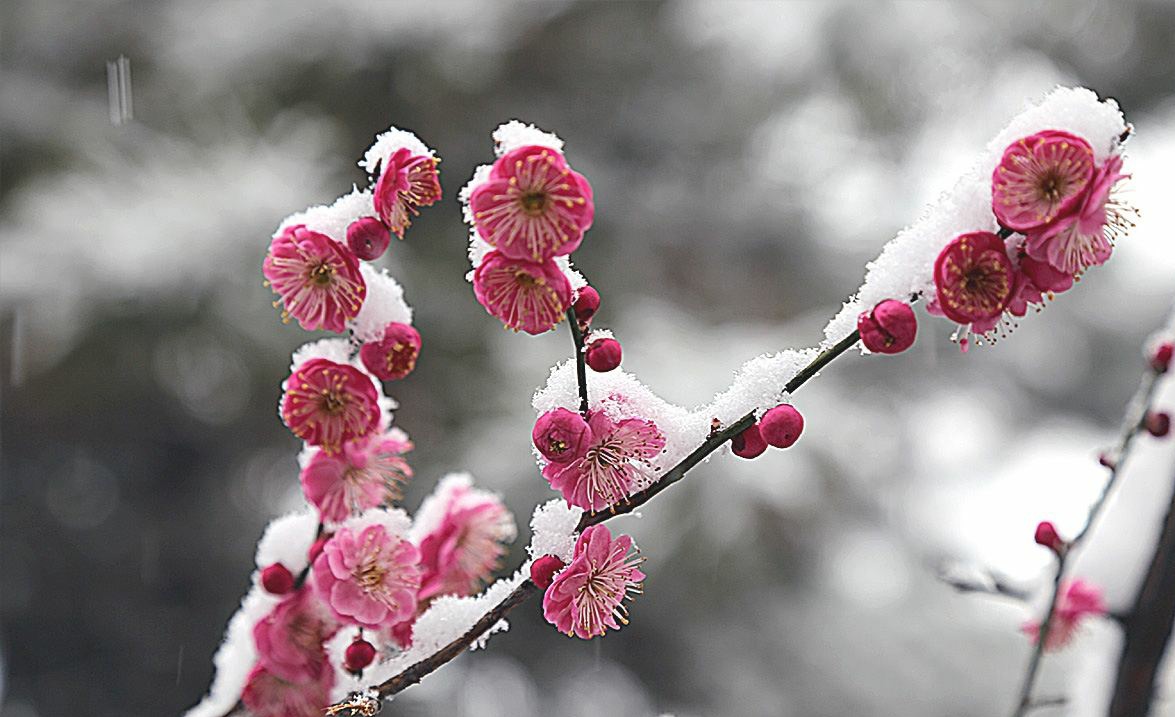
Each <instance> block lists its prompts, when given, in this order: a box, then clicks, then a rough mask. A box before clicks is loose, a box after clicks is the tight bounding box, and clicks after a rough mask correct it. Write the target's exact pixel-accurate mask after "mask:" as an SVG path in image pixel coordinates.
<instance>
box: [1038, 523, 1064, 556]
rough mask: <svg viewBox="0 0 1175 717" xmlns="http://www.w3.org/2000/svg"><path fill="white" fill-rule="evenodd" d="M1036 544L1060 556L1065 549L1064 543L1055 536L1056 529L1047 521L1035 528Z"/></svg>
mask: <svg viewBox="0 0 1175 717" xmlns="http://www.w3.org/2000/svg"><path fill="white" fill-rule="evenodd" d="M1035 538H1036V544H1037V545H1043V546H1044V547H1046V548H1048V549H1049V550H1051V551H1053V552H1054V553H1057V554H1060V552H1061V550H1062V548H1064V547H1065V541H1064V540H1061V536H1060V535H1058V534H1057V527H1056V526H1055V525H1053V524H1052V523H1050V522H1049V521H1047V520H1042V521H1041V522H1040V524H1039V525H1037V526H1036V536H1035Z"/></svg>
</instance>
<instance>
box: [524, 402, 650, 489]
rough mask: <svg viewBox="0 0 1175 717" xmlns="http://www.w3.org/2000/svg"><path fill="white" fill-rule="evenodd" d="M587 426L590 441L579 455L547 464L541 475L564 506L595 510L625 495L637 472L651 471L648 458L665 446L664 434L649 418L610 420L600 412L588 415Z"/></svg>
mask: <svg viewBox="0 0 1175 717" xmlns="http://www.w3.org/2000/svg"><path fill="white" fill-rule="evenodd" d="M588 427H589V428H590V429H591V442H590V443H588V445H587V448H586V450H585V451H584V453H583V456H581V457H580V458H576V459H575V460H573V461H571V462H569V463H549V464H548V465H547V466H546V467H545V468H543V477H544V478H546V479H547V482H548V483H550V484H551V487H552V488H554V489H555V490H557V491H560V492H561V493H562V494H563V498H564V499H565V500H566V501H567V503H568V505H574V506H578V507H580V508H583V509H584V510H591V511H596V510H600V509H602V508H606V507H608V506H610V505H613V504H615V503H618V502H620V501H621V500H624V499H625V498H626V497H628V494H629V491H630V489H631V487H632V483H633V480H634V479H635V478H636V476H637V474H638V473H641V472H648V471H650V470H651V468H650V463H649V461H650V460H651V459H652V458H653V457H655V456H656V455H657V454H658V453H660V452H661V449H663V448H664V447H665V437H664V436H663V435H662V434H661V431H660V430H658V428H657V426H656V424H654V423H653V422H652V421H645V420H642V419H639V418H626V419H623V420H621V421H613V420H612V419H610V418H608V416H607V415H606V414H605V413H604V412H603V411H595V412H593V413H592V414H591V415H590V416H589V417H588Z"/></svg>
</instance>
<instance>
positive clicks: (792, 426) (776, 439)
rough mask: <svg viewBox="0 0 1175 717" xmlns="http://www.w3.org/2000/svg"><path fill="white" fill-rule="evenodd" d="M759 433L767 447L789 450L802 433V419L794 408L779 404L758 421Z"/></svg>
mask: <svg viewBox="0 0 1175 717" xmlns="http://www.w3.org/2000/svg"><path fill="white" fill-rule="evenodd" d="M759 432H760V433H761V434H763V440H764V441H766V442H767V444H768V445H772V446H775V447H776V448H790V447H791V446H792V444H794V443H795V442H796V441H798V440H799V439H800V434H801V433H803V432H804V417H803V416H801V415H800V412H799V411H797V410H796V408H795V406H789V405H788V404H786V403H781V404H780V405H778V406H776V407H775V408H772V409H771V410H770V411H768V412H767V413H764V414H763V418H761V419H759Z"/></svg>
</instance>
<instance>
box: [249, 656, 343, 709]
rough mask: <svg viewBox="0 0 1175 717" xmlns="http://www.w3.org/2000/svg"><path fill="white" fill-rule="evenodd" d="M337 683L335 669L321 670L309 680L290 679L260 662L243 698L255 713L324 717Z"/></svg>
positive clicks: (250, 675)
mask: <svg viewBox="0 0 1175 717" xmlns="http://www.w3.org/2000/svg"><path fill="white" fill-rule="evenodd" d="M334 683H335V671H334V670H321V671H320V674H318V675H317V676H316V677H315V679H313V680H309V681H307V682H290V681H289V680H284V679H282V678H281V677H278V676H277V675H275V674H273V673H272V672H270V671H269V670H267V669H265V667H263V666H262V665H261V664H258V665H257V666H255V667H254V668H253V671H252V672H250V673H249V678H248V681H247V682H246V683H245V689H244V691H243V692H242V693H241V702H242V703H244V705H245V708H246V709H248V710H249V714H250V715H252V717H322V713H323V710H325V709H326V708H327V707H329V706H330V703H331V700H330V691H331V688H332V687H333V686H334Z"/></svg>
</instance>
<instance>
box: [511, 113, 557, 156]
mask: <svg viewBox="0 0 1175 717" xmlns="http://www.w3.org/2000/svg"><path fill="white" fill-rule="evenodd" d="M532 144H534V145H538V146H540V147H550V148H551V149H553V150H555V151H556V152H558V153H560V154H562V153H563V140H561V139H559V137H558V135H556V134H554V133H552V132H544V131H542V130H541V129H539V128H538V127H535V126H534V125H532V124H526V123H525V122H521V121H519V120H510V121H509V122H506V123H504V124H500V125H498V128H497V129H496V130H494V154H496V155H498V156H499V157H501V156H502V155H503V154H506V153H507V152H512V151H514V150H516V149H518V148H519V147H527V146H529V145H532Z"/></svg>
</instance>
